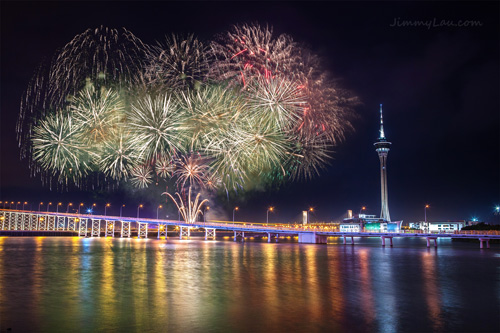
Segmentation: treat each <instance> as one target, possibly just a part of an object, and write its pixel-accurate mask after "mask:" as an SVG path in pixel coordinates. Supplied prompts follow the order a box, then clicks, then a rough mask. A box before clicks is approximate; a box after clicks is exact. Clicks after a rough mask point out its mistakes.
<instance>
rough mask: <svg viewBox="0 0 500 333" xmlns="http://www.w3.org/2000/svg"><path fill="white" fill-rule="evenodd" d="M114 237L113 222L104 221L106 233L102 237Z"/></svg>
mask: <svg viewBox="0 0 500 333" xmlns="http://www.w3.org/2000/svg"><path fill="white" fill-rule="evenodd" d="M108 236H110V237H115V221H107V220H106V231H105V232H104V237H106V238H107V237H108Z"/></svg>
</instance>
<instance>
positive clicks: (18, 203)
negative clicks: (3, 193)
mask: <svg viewBox="0 0 500 333" xmlns="http://www.w3.org/2000/svg"><path fill="white" fill-rule="evenodd" d="M20 204H21V201H18V202H16V210H17V205H20Z"/></svg>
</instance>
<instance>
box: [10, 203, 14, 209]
mask: <svg viewBox="0 0 500 333" xmlns="http://www.w3.org/2000/svg"><path fill="white" fill-rule="evenodd" d="M14 203H15V202H14V201H11V202H10V205H9V209H12V205H13V204H14Z"/></svg>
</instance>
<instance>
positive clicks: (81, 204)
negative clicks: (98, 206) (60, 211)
mask: <svg viewBox="0 0 500 333" xmlns="http://www.w3.org/2000/svg"><path fill="white" fill-rule="evenodd" d="M80 207H83V202H80V205H79V206H78V215H80Z"/></svg>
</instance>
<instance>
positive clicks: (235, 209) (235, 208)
mask: <svg viewBox="0 0 500 333" xmlns="http://www.w3.org/2000/svg"><path fill="white" fill-rule="evenodd" d="M237 210H239V208H238V207H234V209H233V225H234V212H235V211H237Z"/></svg>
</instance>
